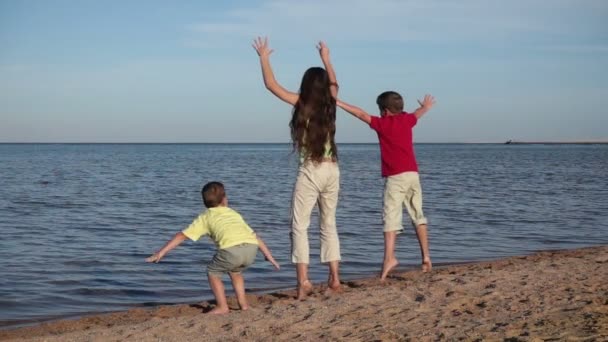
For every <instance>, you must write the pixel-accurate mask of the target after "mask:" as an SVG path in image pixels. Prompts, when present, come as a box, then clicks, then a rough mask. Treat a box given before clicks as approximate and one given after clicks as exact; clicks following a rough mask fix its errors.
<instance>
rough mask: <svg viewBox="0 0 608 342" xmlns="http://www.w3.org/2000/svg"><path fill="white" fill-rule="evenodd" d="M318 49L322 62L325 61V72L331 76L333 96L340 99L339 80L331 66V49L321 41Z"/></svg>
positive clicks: (330, 82)
mask: <svg viewBox="0 0 608 342" xmlns="http://www.w3.org/2000/svg"><path fill="white" fill-rule="evenodd" d="M317 49H318V50H319V55H320V56H321V61H323V65H324V66H325V70H326V71H327V74H328V76H329V90H330V91H331V96H333V97H334V98H335V99H338V88H339V86H338V79H337V78H336V72H335V70H334V66H333V65H332V64H331V60H330V58H329V48H328V47H327V45H326V44H325V42H323V41H320V42H319V44H317Z"/></svg>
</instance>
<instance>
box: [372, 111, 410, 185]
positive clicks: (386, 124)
mask: <svg viewBox="0 0 608 342" xmlns="http://www.w3.org/2000/svg"><path fill="white" fill-rule="evenodd" d="M417 122H418V119H417V118H416V116H415V115H414V114H408V113H406V112H403V113H401V114H397V115H385V116H383V117H378V116H372V122H371V123H370V124H369V126H370V127H371V128H372V129H373V130H374V131H376V133H378V140H379V141H380V157H381V159H382V177H388V176H393V175H396V174H399V173H402V172H406V171H416V172H418V165H417V164H416V156H415V155H414V143H413V133H412V128H413V127H414V126H415V125H416V123H417Z"/></svg>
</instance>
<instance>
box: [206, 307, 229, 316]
mask: <svg viewBox="0 0 608 342" xmlns="http://www.w3.org/2000/svg"><path fill="white" fill-rule="evenodd" d="M228 312H230V309H229V308H227V307H226V308H224V307H219V306H216V307H215V308H213V310H211V311H209V312H208V314H210V315H224V314H227V313H228Z"/></svg>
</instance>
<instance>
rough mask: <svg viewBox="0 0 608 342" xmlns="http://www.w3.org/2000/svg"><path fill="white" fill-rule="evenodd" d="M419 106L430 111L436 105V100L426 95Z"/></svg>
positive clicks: (419, 102)
mask: <svg viewBox="0 0 608 342" xmlns="http://www.w3.org/2000/svg"><path fill="white" fill-rule="evenodd" d="M418 104H420V107H423V108H424V109H427V110H429V109H431V107H433V105H434V104H435V98H434V97H433V96H432V95H429V94H426V95H424V99H423V100H422V102H421V101H420V100H418Z"/></svg>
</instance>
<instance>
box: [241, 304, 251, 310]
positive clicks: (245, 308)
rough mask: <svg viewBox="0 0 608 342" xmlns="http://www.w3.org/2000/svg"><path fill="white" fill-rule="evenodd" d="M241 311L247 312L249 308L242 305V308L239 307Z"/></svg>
mask: <svg viewBox="0 0 608 342" xmlns="http://www.w3.org/2000/svg"><path fill="white" fill-rule="evenodd" d="M240 308H241V311H247V310H249V306H248V305H244V306H240Z"/></svg>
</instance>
